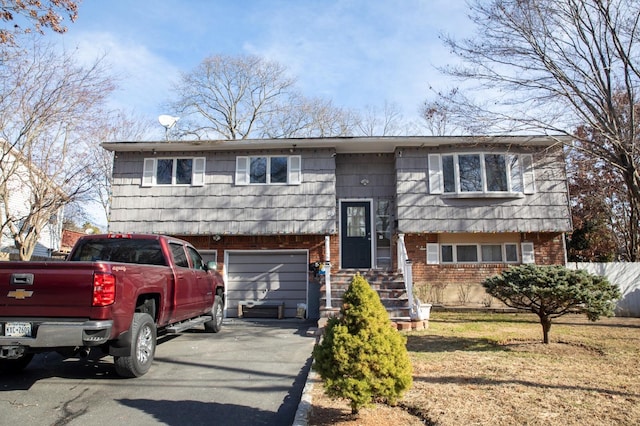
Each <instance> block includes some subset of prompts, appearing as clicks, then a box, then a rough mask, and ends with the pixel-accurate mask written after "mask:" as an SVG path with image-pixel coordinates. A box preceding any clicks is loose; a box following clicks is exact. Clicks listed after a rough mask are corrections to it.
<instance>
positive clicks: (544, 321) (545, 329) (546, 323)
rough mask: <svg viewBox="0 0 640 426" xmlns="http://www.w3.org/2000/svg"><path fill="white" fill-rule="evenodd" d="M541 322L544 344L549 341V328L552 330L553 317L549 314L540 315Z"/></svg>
mask: <svg viewBox="0 0 640 426" xmlns="http://www.w3.org/2000/svg"><path fill="white" fill-rule="evenodd" d="M540 324H541V325H542V336H543V338H542V342H543V343H544V344H548V343H549V330H551V318H549V317H547V316H541V317H540Z"/></svg>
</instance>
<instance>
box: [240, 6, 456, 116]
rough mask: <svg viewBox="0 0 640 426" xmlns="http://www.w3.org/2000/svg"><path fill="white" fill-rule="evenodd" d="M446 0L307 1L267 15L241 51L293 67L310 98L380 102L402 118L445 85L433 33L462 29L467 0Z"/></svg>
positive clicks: (358, 104)
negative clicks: (390, 104)
mask: <svg viewBox="0 0 640 426" xmlns="http://www.w3.org/2000/svg"><path fill="white" fill-rule="evenodd" d="M449 3H451V2H444V1H385V2H365V1H356V2H353V1H348V2H347V1H334V2H320V3H318V2H310V3H309V2H305V3H299V4H298V5H297V6H295V7H290V8H286V9H278V10H275V11H273V12H272V14H271V15H270V16H269V18H268V21H267V22H265V25H266V27H265V29H264V34H262V37H261V38H260V39H256V40H251V41H250V42H248V43H246V45H245V50H247V51H249V52H251V53H256V54H260V55H263V56H266V57H268V58H270V59H274V60H276V61H278V62H280V63H282V64H284V65H286V66H288V67H289V68H290V70H291V71H292V72H293V74H294V75H296V76H297V77H298V78H299V83H300V86H301V88H302V90H303V92H304V93H305V94H307V95H318V96H323V97H327V98H329V99H332V100H333V101H334V103H336V104H337V105H342V106H348V107H352V108H362V107H364V106H365V105H378V106H380V105H382V104H383V103H384V102H385V101H389V102H393V103H396V104H398V105H399V106H401V108H403V110H404V111H405V115H406V116H407V117H410V116H413V115H415V114H416V111H417V108H418V105H419V104H420V102H421V101H422V100H424V99H425V98H426V97H427V96H429V90H428V88H429V86H430V85H431V86H434V87H442V88H444V87H447V86H448V85H449V84H448V81H447V80H446V78H445V77H443V76H442V75H440V73H439V72H438V71H437V70H436V69H435V67H434V66H435V65H444V64H446V63H447V61H448V60H449V59H450V58H449V57H448V52H447V51H446V49H445V48H444V46H443V44H442V42H441V41H440V40H439V38H438V35H439V34H440V33H441V32H443V31H447V30H448V31H449V32H453V31H457V33H462V31H461V30H462V29H464V28H465V26H463V25H460V23H461V22H464V21H465V20H466V17H465V15H464V11H465V8H464V3H462V2H461V3H460V4H459V5H456V6H451V5H450V4H449Z"/></svg>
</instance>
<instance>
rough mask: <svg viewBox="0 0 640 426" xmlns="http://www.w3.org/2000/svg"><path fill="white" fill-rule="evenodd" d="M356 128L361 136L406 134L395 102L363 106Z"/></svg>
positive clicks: (399, 110) (400, 112)
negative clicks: (377, 105) (379, 105)
mask: <svg viewBox="0 0 640 426" xmlns="http://www.w3.org/2000/svg"><path fill="white" fill-rule="evenodd" d="M358 130H359V132H360V134H362V135H363V136H401V135H403V134H407V128H406V126H405V123H404V121H403V117H402V111H401V109H400V107H399V106H398V105H397V104H394V103H391V102H387V101H385V102H384V105H383V106H382V108H378V107H376V106H374V105H368V106H367V107H365V109H364V112H363V113H362V114H361V116H360V119H359V120H358Z"/></svg>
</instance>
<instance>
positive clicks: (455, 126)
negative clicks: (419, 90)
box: [419, 89, 473, 136]
mask: <svg viewBox="0 0 640 426" xmlns="http://www.w3.org/2000/svg"><path fill="white" fill-rule="evenodd" d="M432 90H433V89H432ZM460 95H461V94H460V92H459V91H458V89H451V90H450V91H449V92H447V93H446V94H443V93H436V96H435V97H434V98H433V99H428V100H425V101H424V102H423V103H422V105H421V106H420V111H419V112H420V117H421V118H422V120H423V121H424V126H425V128H426V130H427V131H428V132H429V133H430V134H431V136H450V135H453V134H455V133H457V132H461V131H466V132H469V133H473V130H472V128H471V127H470V126H468V125H467V123H468V121H465V120H464V119H463V118H462V117H459V116H458V115H457V112H458V109H456V108H455V107H454V108H452V107H451V104H450V102H449V101H448V100H450V99H457V98H458V97H459V96H460Z"/></svg>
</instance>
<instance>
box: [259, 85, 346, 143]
mask: <svg viewBox="0 0 640 426" xmlns="http://www.w3.org/2000/svg"><path fill="white" fill-rule="evenodd" d="M356 122H357V115H356V114H355V113H354V112H353V111H350V110H348V109H345V108H339V107H336V106H334V105H333V103H332V102H331V101H329V100H325V99H321V98H306V97H304V96H302V95H301V94H299V93H292V94H290V95H288V96H287V97H286V98H284V97H283V99H281V100H280V102H278V105H277V106H274V108H273V109H272V112H271V113H270V114H268V115H265V116H263V117H262V118H261V121H260V126H259V127H260V129H261V133H260V135H259V136H260V137H266V138H308V137H330V136H350V135H352V134H353V130H354V127H355V125H356Z"/></svg>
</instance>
